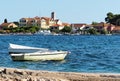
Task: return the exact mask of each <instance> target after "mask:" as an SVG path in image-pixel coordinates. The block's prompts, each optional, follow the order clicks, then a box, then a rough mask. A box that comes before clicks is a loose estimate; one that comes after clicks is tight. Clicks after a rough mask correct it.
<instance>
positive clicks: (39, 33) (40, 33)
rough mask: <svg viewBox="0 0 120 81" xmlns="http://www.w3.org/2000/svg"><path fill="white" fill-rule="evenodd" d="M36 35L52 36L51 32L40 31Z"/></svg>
mask: <svg viewBox="0 0 120 81" xmlns="http://www.w3.org/2000/svg"><path fill="white" fill-rule="evenodd" d="M35 35H52V33H51V32H50V30H39V31H38V32H36V33H35Z"/></svg>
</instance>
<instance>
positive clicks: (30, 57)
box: [9, 44, 69, 61]
mask: <svg viewBox="0 0 120 81" xmlns="http://www.w3.org/2000/svg"><path fill="white" fill-rule="evenodd" d="M22 47H23V48H22ZM68 53H69V52H68V51H56V50H55V51H53V50H49V49H46V48H36V47H28V46H21V45H16V44H10V47H9V54H10V56H11V58H12V60H14V61H38V60H63V59H64V58H65V57H66V55H67V54H68Z"/></svg>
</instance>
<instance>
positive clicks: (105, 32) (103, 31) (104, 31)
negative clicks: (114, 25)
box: [100, 29, 108, 34]
mask: <svg viewBox="0 0 120 81" xmlns="http://www.w3.org/2000/svg"><path fill="white" fill-rule="evenodd" d="M100 33H101V34H107V33H108V31H107V30H105V29H102V30H101V31H100Z"/></svg>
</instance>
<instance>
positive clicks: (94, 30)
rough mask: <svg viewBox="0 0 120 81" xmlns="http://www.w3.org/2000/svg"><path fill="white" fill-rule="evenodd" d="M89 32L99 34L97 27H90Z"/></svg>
mask: <svg viewBox="0 0 120 81" xmlns="http://www.w3.org/2000/svg"><path fill="white" fill-rule="evenodd" d="M88 33H90V34H92V35H96V34H98V32H97V29H95V28H90V29H89V30H88Z"/></svg>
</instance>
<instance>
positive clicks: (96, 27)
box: [0, 12, 120, 35]
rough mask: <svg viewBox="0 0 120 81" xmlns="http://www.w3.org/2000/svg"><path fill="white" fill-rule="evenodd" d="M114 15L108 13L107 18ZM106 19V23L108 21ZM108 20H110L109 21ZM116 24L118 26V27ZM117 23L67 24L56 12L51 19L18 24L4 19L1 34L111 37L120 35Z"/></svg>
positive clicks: (26, 19) (23, 20)
mask: <svg viewBox="0 0 120 81" xmlns="http://www.w3.org/2000/svg"><path fill="white" fill-rule="evenodd" d="M110 15H113V14H112V13H108V14H107V16H108V17H109V16H110ZM108 17H106V21H108V19H109V18H108ZM107 18H108V19H107ZM116 23H117V24H118V25H116ZM116 23H115V24H114V23H113V24H112V23H109V22H108V23H107V22H99V23H98V22H92V24H86V23H66V22H62V21H61V20H60V19H57V18H56V15H55V12H52V13H51V17H38V16H36V17H33V18H25V17H24V18H21V19H19V21H18V22H8V21H7V19H4V22H3V23H2V24H1V25H0V34H39V33H41V32H42V33H43V32H47V33H48V32H49V33H52V34H54V35H56V34H70V35H71V34H73V35H91V34H94V35H99V34H105V35H111V34H119V33H120V26H119V20H117V21H116Z"/></svg>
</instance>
